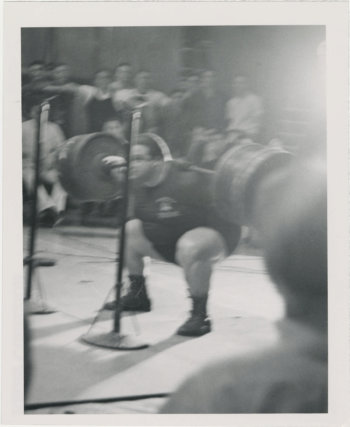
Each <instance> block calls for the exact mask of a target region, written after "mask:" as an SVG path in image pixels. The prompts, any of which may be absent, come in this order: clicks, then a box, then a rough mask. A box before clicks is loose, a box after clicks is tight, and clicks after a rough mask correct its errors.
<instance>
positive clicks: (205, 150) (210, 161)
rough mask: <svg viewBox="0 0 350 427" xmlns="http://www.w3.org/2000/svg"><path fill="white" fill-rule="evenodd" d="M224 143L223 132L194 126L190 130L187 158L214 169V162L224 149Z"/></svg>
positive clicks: (198, 164) (201, 165)
mask: <svg viewBox="0 0 350 427" xmlns="http://www.w3.org/2000/svg"><path fill="white" fill-rule="evenodd" d="M226 145H227V144H226V139H225V137H224V135H223V134H221V133H218V132H216V131H215V130H212V129H210V130H206V129H203V128H195V129H194V130H193V132H192V139H191V146H190V149H189V151H188V153H187V160H188V161H190V162H191V163H194V164H196V165H197V166H200V167H203V168H206V169H214V167H215V165H216V162H217V161H218V159H219V158H220V156H221V155H222V153H223V152H224V151H225V149H226Z"/></svg>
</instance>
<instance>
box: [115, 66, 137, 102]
mask: <svg viewBox="0 0 350 427" xmlns="http://www.w3.org/2000/svg"><path fill="white" fill-rule="evenodd" d="M132 86H133V85H132V68H131V65H130V64H129V63H128V62H122V63H121V64H119V65H118V66H117V68H116V70H115V73H114V81H113V82H111V84H110V92H111V94H112V95H114V94H115V92H117V91H119V90H122V89H130V88H132Z"/></svg>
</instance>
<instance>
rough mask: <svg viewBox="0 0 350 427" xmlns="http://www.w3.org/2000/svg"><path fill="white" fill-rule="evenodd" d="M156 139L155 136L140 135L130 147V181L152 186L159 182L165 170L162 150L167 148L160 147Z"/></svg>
mask: <svg viewBox="0 0 350 427" xmlns="http://www.w3.org/2000/svg"><path fill="white" fill-rule="evenodd" d="M157 138H158V136H157V135H154V136H153V134H148V133H145V134H141V135H139V137H138V139H137V143H136V144H134V145H133V146H132V147H131V153H130V179H132V180H134V181H138V182H139V183H140V184H145V185H149V184H150V183H151V185H152V184H153V185H154V183H157V182H159V181H160V180H161V178H162V176H163V175H164V169H165V161H164V160H165V159H164V157H165V155H166V153H164V149H165V150H166V149H167V146H165V147H166V148H164V147H161V146H160V144H159V142H157ZM161 142H162V143H164V141H162V140H161ZM164 144H165V143H164Z"/></svg>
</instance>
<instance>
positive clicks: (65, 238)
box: [24, 226, 284, 414]
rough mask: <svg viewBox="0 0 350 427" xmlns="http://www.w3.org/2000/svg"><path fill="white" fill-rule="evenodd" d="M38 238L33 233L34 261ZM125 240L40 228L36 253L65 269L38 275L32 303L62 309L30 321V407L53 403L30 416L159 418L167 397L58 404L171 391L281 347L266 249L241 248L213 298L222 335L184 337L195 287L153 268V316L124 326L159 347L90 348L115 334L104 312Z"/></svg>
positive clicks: (215, 284)
mask: <svg viewBox="0 0 350 427" xmlns="http://www.w3.org/2000/svg"><path fill="white" fill-rule="evenodd" d="M28 238H29V231H28V229H25V230H24V251H25V255H27V246H28ZM117 238H118V236H117V233H116V232H115V231H112V230H111V229H101V228H87V227H62V226H61V227H56V228H53V229H44V228H40V229H39V231H38V234H37V242H36V253H37V254H38V255H40V254H41V255H43V256H49V257H52V258H54V259H55V260H56V264H55V265H54V266H53V267H40V268H37V269H36V270H35V274H34V276H33V288H32V290H33V292H32V298H31V299H32V301H34V302H40V301H44V302H45V303H46V304H47V305H48V306H50V307H51V308H53V309H54V310H56V312H55V313H52V314H46V315H33V314H32V315H30V316H29V325H30V331H31V350H32V351H31V353H32V366H33V369H32V380H31V384H30V389H29V394H28V398H27V404H36V403H43V402H44V403H45V402H52V405H49V406H48V407H45V408H41V409H29V410H28V411H27V413H46V414H50V413H51V414H58V413H80V414H89V413H91V414H103V413H105V414H111V413H119V414H121V413H124V414H132V413H156V412H157V411H158V409H159V407H160V406H161V405H162V404H163V403H164V401H165V398H153V399H140V400H133V401H119V402H113V403H95V402H94V403H86V404H73V403H67V404H65V405H63V406H56V405H55V402H62V401H65V402H67V401H70V402H71V401H77V400H85V399H86V400H91V401H94V400H96V399H103V398H114V397H123V396H134V395H148V394H162V393H171V392H173V391H174V390H175V389H176V388H177V386H178V385H179V384H180V383H181V382H182V381H183V380H184V379H185V378H186V377H187V376H188V375H190V374H191V373H192V372H194V371H196V370H197V369H199V368H201V367H203V366H204V365H206V364H207V363H211V362H213V361H215V360H217V359H221V358H223V357H227V356H232V355H242V354H245V353H249V352H256V351H259V350H261V349H263V348H264V347H267V346H269V345H271V344H273V343H274V342H276V340H278V333H277V330H276V328H275V326H274V321H275V320H278V319H280V318H281V317H283V313H284V306H283V302H282V299H281V297H280V296H279V294H278V293H277V291H276V289H275V287H274V285H273V284H272V283H271V281H270V279H269V276H268V275H267V273H266V271H265V267H264V263H263V260H262V257H261V256H260V255H259V253H258V251H256V250H255V251H252V250H250V249H249V248H248V249H247V248H246V247H245V246H244V245H240V246H239V248H238V249H237V251H236V253H235V254H234V255H232V256H231V257H229V258H228V259H226V260H225V261H223V262H222V263H220V264H219V265H217V267H216V268H215V272H214V275H213V278H212V288H211V294H210V301H209V312H210V316H211V319H212V323H213V331H212V333H210V334H207V335H205V336H203V337H200V338H185V337H179V336H176V335H174V332H175V331H176V329H177V327H178V326H180V324H181V323H182V322H183V321H184V320H185V319H186V316H187V314H188V310H189V308H190V301H189V299H188V295H187V291H186V284H185V282H184V279H183V276H182V272H181V270H180V268H178V267H177V266H175V265H171V264H167V263H163V262H159V261H151V262H150V264H149V265H148V267H147V275H148V279H147V280H148V284H149V290H150V295H151V298H152V304H153V306H152V311H151V312H150V313H142V314H137V315H130V314H124V315H123V316H122V321H121V331H122V333H123V334H126V335H128V336H135V335H136V336H137V337H138V338H139V339H140V340H142V341H144V342H146V343H148V344H149V345H150V346H149V347H148V348H146V349H143V350H134V351H120V350H111V349H104V348H100V347H96V346H92V345H88V344H86V343H84V342H83V341H82V340H81V337H82V336H83V335H86V334H88V335H89V336H91V334H95V333H99V332H110V331H112V328H113V313H111V312H107V311H102V312H99V311H98V310H99V309H100V307H101V306H102V305H103V303H104V302H105V300H106V298H108V295H109V299H113V297H114V291H113V285H114V283H115V276H116V262H115V258H116V255H115V254H116V248H117ZM39 284H40V286H39ZM40 289H41V292H42V295H40V292H39V290H40ZM98 313H99V315H98V317H97V318H96V315H97V314H98ZM94 319H95V320H96V321H95V323H94V325H93V327H92V328H90V325H91V324H92V322H93V321H94Z"/></svg>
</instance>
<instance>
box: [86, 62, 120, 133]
mask: <svg viewBox="0 0 350 427" xmlns="http://www.w3.org/2000/svg"><path fill="white" fill-rule="evenodd" d="M110 83H111V75H110V73H109V71H108V70H100V71H97V73H96V74H95V78H94V86H95V88H96V90H95V93H94V95H92V97H91V99H90V101H89V102H88V104H87V106H86V110H87V116H88V124H89V132H100V131H101V129H102V125H103V123H104V121H105V119H106V117H109V116H112V115H115V114H116V112H115V110H114V107H113V104H112V98H111V93H110V88H109V87H110Z"/></svg>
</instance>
